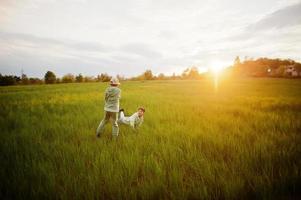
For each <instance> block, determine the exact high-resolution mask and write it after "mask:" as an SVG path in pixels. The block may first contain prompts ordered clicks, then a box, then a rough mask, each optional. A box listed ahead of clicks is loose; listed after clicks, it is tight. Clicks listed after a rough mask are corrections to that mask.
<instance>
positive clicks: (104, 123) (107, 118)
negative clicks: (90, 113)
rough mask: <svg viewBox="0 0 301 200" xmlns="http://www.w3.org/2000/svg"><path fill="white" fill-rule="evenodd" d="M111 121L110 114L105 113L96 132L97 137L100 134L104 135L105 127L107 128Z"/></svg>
mask: <svg viewBox="0 0 301 200" xmlns="http://www.w3.org/2000/svg"><path fill="white" fill-rule="evenodd" d="M109 119H110V114H109V112H107V111H105V114H104V118H103V119H102V120H101V122H100V123H99V126H98V128H97V130H96V136H98V137H99V136H100V134H102V132H103V130H104V127H105V125H106V123H108V121H109Z"/></svg>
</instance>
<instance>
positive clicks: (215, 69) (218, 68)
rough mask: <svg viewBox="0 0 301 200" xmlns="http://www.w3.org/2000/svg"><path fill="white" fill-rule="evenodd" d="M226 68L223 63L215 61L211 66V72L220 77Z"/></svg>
mask: <svg viewBox="0 0 301 200" xmlns="http://www.w3.org/2000/svg"><path fill="white" fill-rule="evenodd" d="M225 66H227V65H226V64H225V63H223V62H221V61H214V62H212V64H211V66H210V70H211V71H212V73H214V74H215V75H219V74H221V73H222V71H223V69H224V68H225Z"/></svg>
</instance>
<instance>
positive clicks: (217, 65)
mask: <svg viewBox="0 0 301 200" xmlns="http://www.w3.org/2000/svg"><path fill="white" fill-rule="evenodd" d="M225 66H227V65H226V63H224V62H221V61H213V62H211V65H210V71H211V72H212V73H213V81H214V91H215V92H217V91H218V85H219V76H220V75H221V73H222V72H223V70H224V68H225Z"/></svg>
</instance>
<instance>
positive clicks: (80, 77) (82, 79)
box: [75, 74, 84, 83]
mask: <svg viewBox="0 0 301 200" xmlns="http://www.w3.org/2000/svg"><path fill="white" fill-rule="evenodd" d="M75 80H76V82H78V83H81V82H83V81H84V77H83V75H82V74H79V75H78V76H76V77H75Z"/></svg>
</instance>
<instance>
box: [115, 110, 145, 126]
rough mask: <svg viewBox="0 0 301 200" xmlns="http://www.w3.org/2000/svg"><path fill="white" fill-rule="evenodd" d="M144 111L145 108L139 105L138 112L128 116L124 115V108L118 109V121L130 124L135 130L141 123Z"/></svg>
mask: <svg viewBox="0 0 301 200" xmlns="http://www.w3.org/2000/svg"><path fill="white" fill-rule="evenodd" d="M144 113H145V109H144V108H143V107H140V108H138V112H135V113H134V114H133V115H132V116H130V117H125V116H124V110H123V109H120V118H119V119H118V123H121V124H127V125H130V126H131V127H132V128H133V129H134V130H137V128H138V127H140V126H141V124H142V123H143V115H144Z"/></svg>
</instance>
